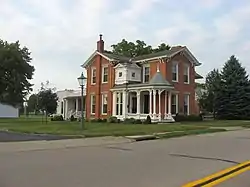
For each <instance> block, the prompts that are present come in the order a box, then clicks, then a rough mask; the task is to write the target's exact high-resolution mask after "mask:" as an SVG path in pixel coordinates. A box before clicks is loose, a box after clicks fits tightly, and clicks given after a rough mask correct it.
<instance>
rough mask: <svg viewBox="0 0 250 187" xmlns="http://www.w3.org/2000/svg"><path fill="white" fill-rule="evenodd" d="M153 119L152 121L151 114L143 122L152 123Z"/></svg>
mask: <svg viewBox="0 0 250 187" xmlns="http://www.w3.org/2000/svg"><path fill="white" fill-rule="evenodd" d="M151 123H152V121H151V117H150V116H149V115H147V118H146V120H145V121H144V122H143V124H151Z"/></svg>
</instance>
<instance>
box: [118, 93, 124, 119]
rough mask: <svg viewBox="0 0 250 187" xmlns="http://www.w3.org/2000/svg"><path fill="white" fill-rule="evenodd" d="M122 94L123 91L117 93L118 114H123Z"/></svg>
mask: <svg viewBox="0 0 250 187" xmlns="http://www.w3.org/2000/svg"><path fill="white" fill-rule="evenodd" d="M122 96H123V93H122V92H118V93H117V95H116V115H122V100H123V97H122Z"/></svg>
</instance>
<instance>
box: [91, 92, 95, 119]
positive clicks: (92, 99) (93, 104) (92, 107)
mask: <svg viewBox="0 0 250 187" xmlns="http://www.w3.org/2000/svg"><path fill="white" fill-rule="evenodd" d="M90 102H91V114H92V115H93V114H95V109H96V96H95V95H90Z"/></svg>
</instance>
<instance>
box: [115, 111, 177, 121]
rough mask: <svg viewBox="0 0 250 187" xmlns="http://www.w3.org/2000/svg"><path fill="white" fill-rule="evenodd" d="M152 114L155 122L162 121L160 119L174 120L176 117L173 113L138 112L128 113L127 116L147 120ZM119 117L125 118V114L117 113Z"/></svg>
mask: <svg viewBox="0 0 250 187" xmlns="http://www.w3.org/2000/svg"><path fill="white" fill-rule="evenodd" d="M148 115H149V116H150V118H151V120H152V121H153V122H160V121H171V122H173V121H174V118H173V117H172V115H171V114H137V113H128V114H127V115H126V118H134V119H140V120H145V119H147V116H148ZM115 117H117V118H118V119H121V120H124V118H125V116H124V115H115Z"/></svg>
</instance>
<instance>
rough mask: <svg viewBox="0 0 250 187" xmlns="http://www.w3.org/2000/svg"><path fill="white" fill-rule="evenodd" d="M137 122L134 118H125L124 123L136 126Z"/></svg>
mask: <svg viewBox="0 0 250 187" xmlns="http://www.w3.org/2000/svg"><path fill="white" fill-rule="evenodd" d="M135 121H136V120H135V119H134V118H125V119H124V120H123V122H122V123H125V124H134V123H135Z"/></svg>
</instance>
